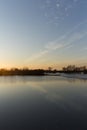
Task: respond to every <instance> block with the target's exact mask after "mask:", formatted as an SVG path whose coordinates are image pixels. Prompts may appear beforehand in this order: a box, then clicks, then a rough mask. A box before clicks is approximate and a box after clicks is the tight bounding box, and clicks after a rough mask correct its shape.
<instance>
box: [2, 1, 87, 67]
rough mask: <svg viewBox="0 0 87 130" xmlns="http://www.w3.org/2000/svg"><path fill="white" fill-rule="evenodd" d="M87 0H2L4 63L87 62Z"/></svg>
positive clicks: (55, 65) (16, 65) (59, 64)
mask: <svg viewBox="0 0 87 130" xmlns="http://www.w3.org/2000/svg"><path fill="white" fill-rule="evenodd" d="M86 12H87V1H86V0H0V67H6V68H8V67H25V66H28V67H29V68H47V67H49V66H51V67H53V68H61V67H62V66H66V65H68V64H76V65H87V61H86V60H87V14H86Z"/></svg>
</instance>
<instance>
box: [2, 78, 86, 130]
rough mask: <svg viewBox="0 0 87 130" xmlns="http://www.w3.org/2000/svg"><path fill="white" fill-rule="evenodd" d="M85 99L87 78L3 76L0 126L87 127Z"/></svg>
mask: <svg viewBox="0 0 87 130" xmlns="http://www.w3.org/2000/svg"><path fill="white" fill-rule="evenodd" d="M86 100H87V81H86V80H85V81H84V80H79V79H68V78H65V77H57V76H52V77H49V76H46V77H45V76H44V77H34V76H32V77H28V76H27V77H17V76H14V77H0V129H1V130H5V129H6V130H7V129H9V130H15V129H16V130H21V129H23V130H28V129H30V130H37V129H38V130H44V129H47V130H56V129H57V130H58V129H59V130H71V129H72V130H83V129H87V125H86V121H87V102H86Z"/></svg>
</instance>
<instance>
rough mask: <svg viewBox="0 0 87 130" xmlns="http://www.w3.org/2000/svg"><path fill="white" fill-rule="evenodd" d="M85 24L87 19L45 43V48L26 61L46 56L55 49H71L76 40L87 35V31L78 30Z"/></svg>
mask: <svg viewBox="0 0 87 130" xmlns="http://www.w3.org/2000/svg"><path fill="white" fill-rule="evenodd" d="M84 24H87V20H86V21H84V22H81V23H79V24H78V25H77V26H75V27H74V28H73V29H72V30H70V31H69V32H67V33H66V34H64V35H62V36H61V37H60V38H58V39H56V40H54V41H51V42H49V43H47V44H45V46H44V48H43V50H41V51H40V52H38V53H35V54H34V55H32V56H31V58H29V59H27V60H26V62H30V61H34V60H37V59H40V58H42V57H43V56H46V55H47V54H48V53H50V52H52V51H55V50H61V49H65V48H67V49H70V48H71V47H72V46H73V43H74V42H76V41H78V40H80V39H82V38H84V37H85V36H86V35H87V32H84V33H83V32H78V31H77V30H78V29H79V27H81V25H84Z"/></svg>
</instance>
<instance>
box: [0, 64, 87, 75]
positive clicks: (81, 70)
mask: <svg viewBox="0 0 87 130" xmlns="http://www.w3.org/2000/svg"><path fill="white" fill-rule="evenodd" d="M62 73H64V74H87V67H86V66H82V67H76V66H75V65H69V66H67V67H63V68H62V70H56V69H52V68H51V67H49V68H48V69H47V70H45V69H34V70H31V69H28V68H23V69H18V68H12V69H10V70H8V69H4V68H3V69H0V76H29V75H30V76H44V75H49V76H52V75H56V76H58V75H59V74H62Z"/></svg>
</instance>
